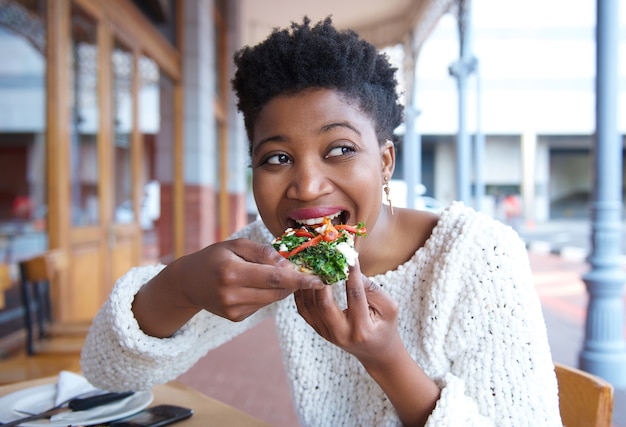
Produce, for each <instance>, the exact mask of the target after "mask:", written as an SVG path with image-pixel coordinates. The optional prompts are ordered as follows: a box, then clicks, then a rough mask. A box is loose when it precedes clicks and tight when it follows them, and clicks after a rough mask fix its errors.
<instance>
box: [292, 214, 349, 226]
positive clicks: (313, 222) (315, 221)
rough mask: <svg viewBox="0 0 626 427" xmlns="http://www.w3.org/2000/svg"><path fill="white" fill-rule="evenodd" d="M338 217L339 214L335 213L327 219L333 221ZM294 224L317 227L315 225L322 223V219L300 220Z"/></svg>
mask: <svg viewBox="0 0 626 427" xmlns="http://www.w3.org/2000/svg"><path fill="white" fill-rule="evenodd" d="M339 215H341V212H337V213H336V214H333V215H329V216H328V219H331V220H332V219H334V218H337V217H338V216H339ZM296 222H297V223H298V224H302V225H317V224H321V223H323V222H324V217H323V216H322V217H319V218H307V219H301V220H296Z"/></svg>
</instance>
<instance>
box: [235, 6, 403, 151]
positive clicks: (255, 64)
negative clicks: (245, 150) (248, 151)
mask: <svg viewBox="0 0 626 427" xmlns="http://www.w3.org/2000/svg"><path fill="white" fill-rule="evenodd" d="M310 24H311V21H310V19H309V18H307V17H305V18H304V20H303V23H302V24H297V23H292V24H291V27H290V28H287V29H282V30H280V29H274V31H273V32H272V33H271V34H270V35H269V37H268V38H267V39H265V41H263V42H261V43H260V44H258V45H256V46H254V47H249V46H246V47H244V48H242V49H241V50H240V51H238V52H237V53H236V54H235V58H234V60H235V65H236V66H237V71H236V73H235V76H234V78H233V80H232V85H233V89H234V91H235V94H236V95H237V97H238V104H237V107H238V109H239V110H240V111H241V112H242V113H243V116H244V122H245V127H246V132H247V134H248V139H249V140H250V141H252V139H253V128H254V123H255V121H256V119H257V117H258V114H259V112H260V111H261V109H262V108H263V106H264V105H265V104H266V103H267V102H268V101H270V100H271V99H273V98H274V97H276V96H278V95H291V94H295V93H298V92H300V91H303V90H306V89H315V88H320V89H322V88H323V89H334V90H337V91H339V92H341V93H342V94H343V95H344V96H346V97H347V98H348V99H350V100H352V101H355V102H356V104H357V105H358V107H359V109H360V110H361V111H362V112H363V113H365V114H367V115H368V116H369V117H370V118H371V119H372V120H373V122H374V125H375V129H376V136H377V138H378V141H379V142H380V143H381V144H382V143H383V142H384V141H385V140H387V139H390V140H391V139H393V131H394V129H395V128H396V127H398V126H399V125H400V124H401V122H402V111H403V108H402V105H401V104H400V103H399V100H398V93H397V91H396V87H397V81H396V77H395V72H396V68H394V67H392V66H391V64H390V63H389V60H388V58H387V56H386V55H384V54H381V53H380V52H378V51H377V50H376V48H375V47H374V46H373V45H372V44H370V43H368V42H367V41H365V40H362V39H360V38H359V36H358V35H357V34H356V33H355V32H354V31H350V30H347V31H338V30H337V29H336V28H335V27H334V26H333V24H332V20H331V18H330V17H328V18H326V19H325V20H323V21H320V22H318V23H317V24H315V25H314V26H311V25H310Z"/></svg>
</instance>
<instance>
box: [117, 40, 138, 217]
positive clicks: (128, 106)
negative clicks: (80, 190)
mask: <svg viewBox="0 0 626 427" xmlns="http://www.w3.org/2000/svg"><path fill="white" fill-rule="evenodd" d="M111 63H112V69H113V93H112V101H113V170H114V173H113V177H112V183H111V184H112V185H113V197H114V198H113V208H114V212H113V219H114V222H116V223H118V224H125V223H130V222H133V221H134V220H135V212H134V207H133V203H132V200H133V197H132V157H131V133H132V128H133V91H132V81H133V80H132V77H133V54H132V52H130V51H129V50H128V49H126V48H125V47H124V46H122V45H121V44H120V43H118V42H116V43H115V45H114V48H113V53H112V57H111Z"/></svg>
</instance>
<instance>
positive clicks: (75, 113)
mask: <svg viewBox="0 0 626 427" xmlns="http://www.w3.org/2000/svg"><path fill="white" fill-rule="evenodd" d="M71 38H72V41H71V47H72V50H71V58H72V74H73V75H72V77H73V79H72V92H73V93H72V96H71V97H70V99H71V102H72V120H71V126H70V128H71V148H70V162H71V167H70V168H71V170H70V182H71V183H72V201H71V204H72V207H71V212H72V225H74V226H88V225H95V224H98V223H99V221H100V213H99V205H100V194H99V191H98V170H99V169H98V144H97V140H98V138H97V136H98V130H99V116H100V114H99V108H98V72H97V65H98V47H97V25H96V22H95V21H94V20H93V19H92V18H91V17H90V16H89V15H87V14H86V13H84V12H83V11H81V10H80V9H78V8H76V7H73V8H72V15H71Z"/></svg>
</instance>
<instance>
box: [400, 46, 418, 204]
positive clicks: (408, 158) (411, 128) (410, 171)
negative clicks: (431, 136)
mask: <svg viewBox="0 0 626 427" xmlns="http://www.w3.org/2000/svg"><path fill="white" fill-rule="evenodd" d="M409 49H410V52H407V53H408V54H410V55H411V56H410V66H407V68H409V70H407V71H409V72H410V73H407V75H410V76H411V79H412V80H411V82H409V84H410V87H411V91H410V93H409V96H410V99H408V102H407V105H408V108H407V109H406V116H405V126H406V130H405V133H404V140H403V150H404V153H403V156H404V157H403V170H404V181H405V183H406V206H407V208H410V209H415V208H416V207H417V206H416V203H415V199H416V195H415V187H416V186H417V184H421V182H422V140H421V138H420V136H419V134H418V132H417V126H416V121H417V117H418V116H419V114H420V112H419V110H418V108H417V57H418V52H417V49H416V47H415V43H414V39H413V37H411V43H410V44H409Z"/></svg>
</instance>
